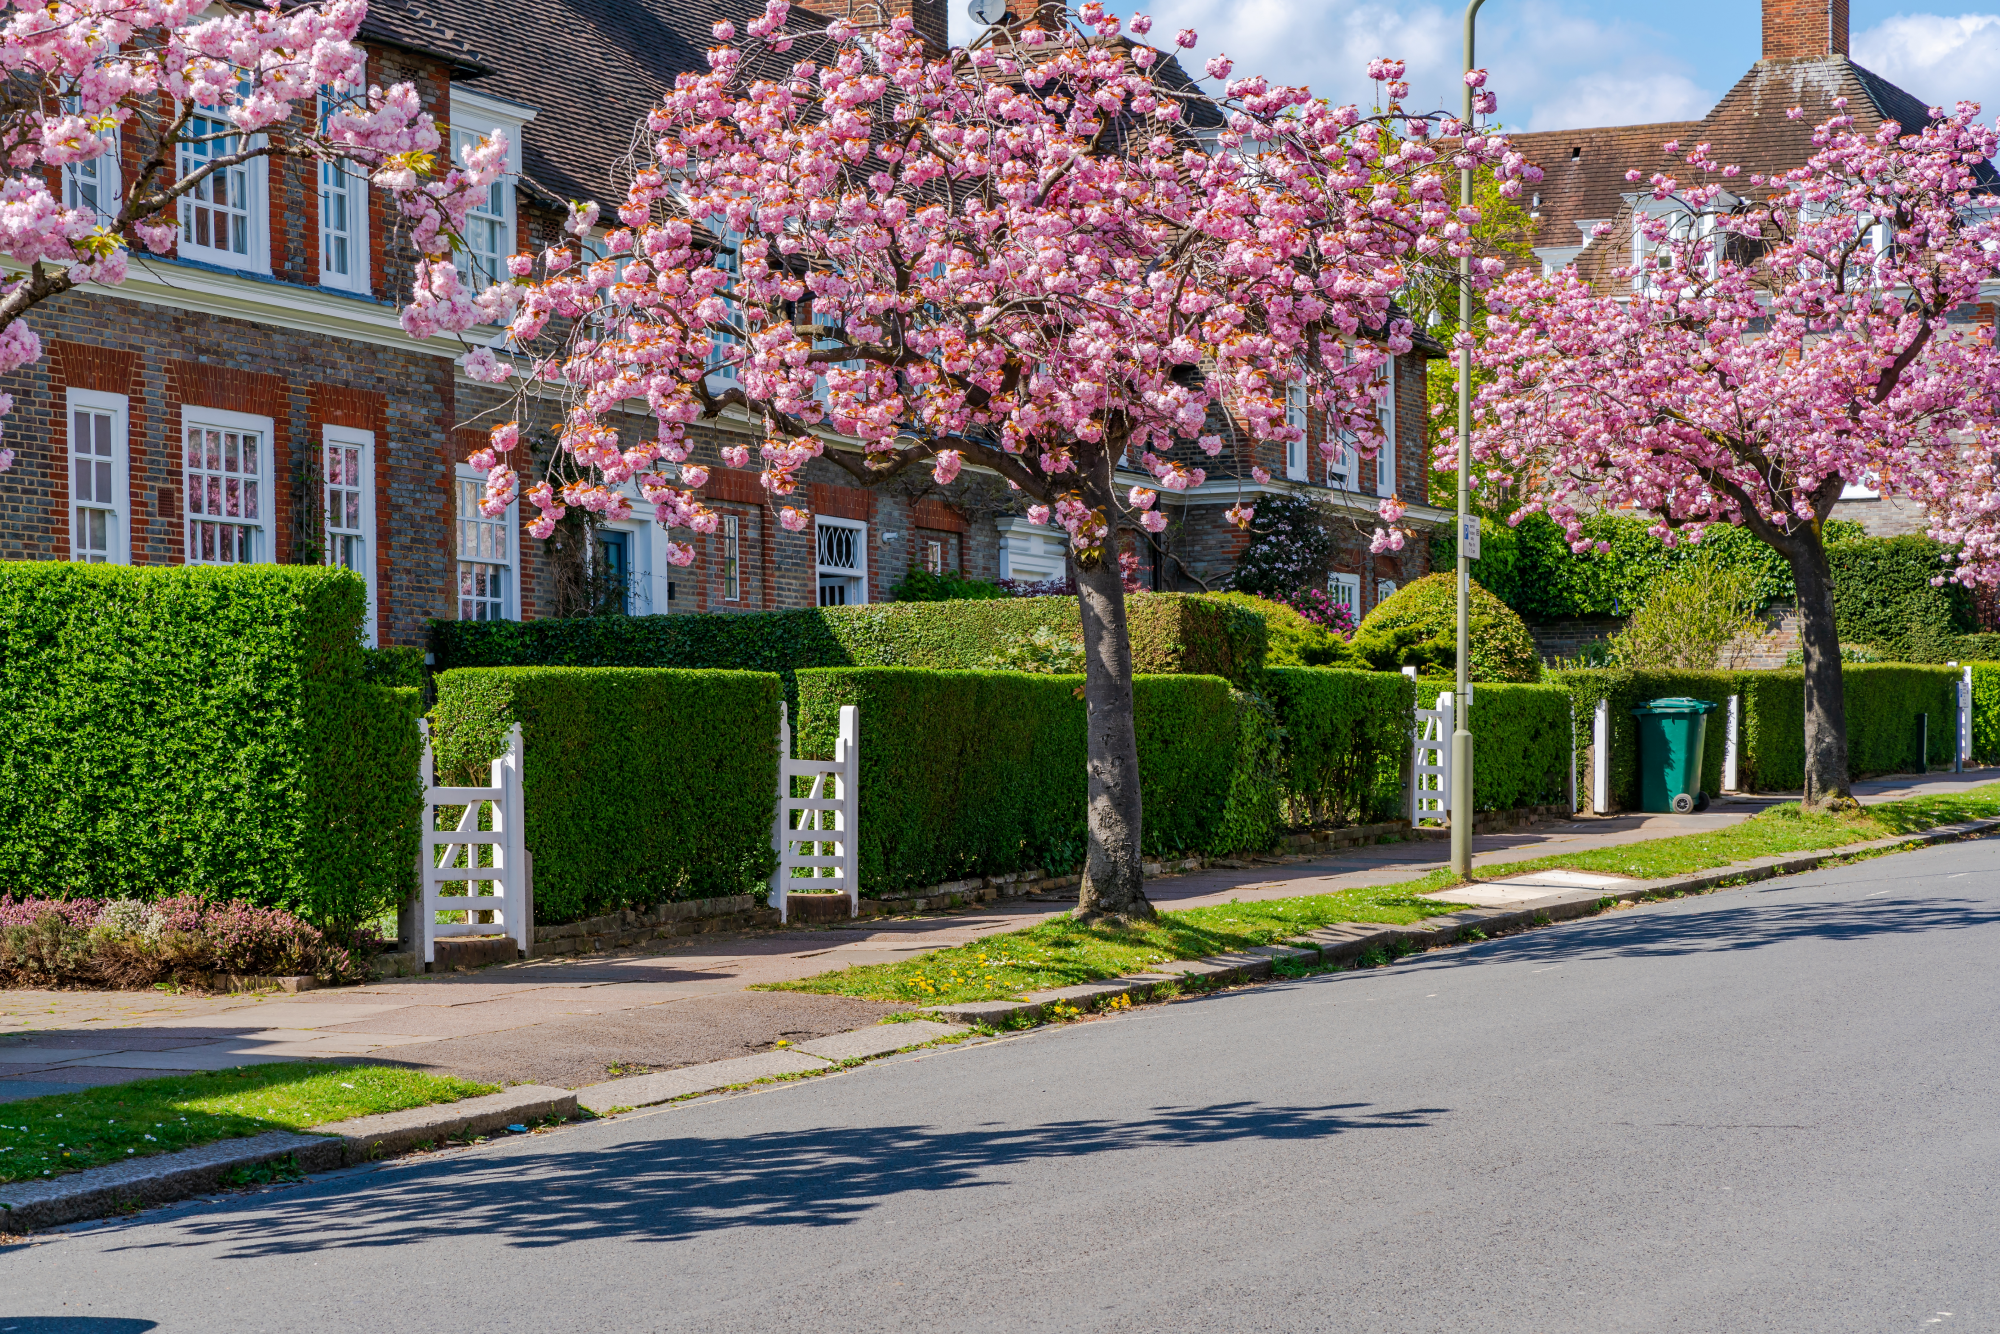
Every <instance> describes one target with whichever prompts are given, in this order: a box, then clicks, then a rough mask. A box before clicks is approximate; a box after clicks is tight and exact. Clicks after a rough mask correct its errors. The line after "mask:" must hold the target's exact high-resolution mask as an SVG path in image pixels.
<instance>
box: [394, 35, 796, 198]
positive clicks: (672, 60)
mask: <svg viewBox="0 0 2000 1334" xmlns="http://www.w3.org/2000/svg"><path fill="white" fill-rule="evenodd" d="M763 12H764V6H763V4H762V3H761V0H372V3H371V4H370V5H369V12H368V21H369V25H370V28H371V29H372V30H373V31H374V32H376V33H377V34H380V35H382V36H385V37H387V38H388V39H389V40H391V41H396V42H399V43H401V44H405V45H419V46H425V47H445V48H447V49H455V50H458V51H462V52H464V53H466V54H467V55H469V56H470V57H471V58H472V60H473V61H474V62H476V63H477V64H478V65H481V66H484V67H485V68H486V69H488V70H490V71H491V72H490V73H487V74H483V75H480V76H477V77H475V78H473V79H471V80H470V81H468V82H467V83H466V84H465V86H466V87H467V88H469V89H472V90H474V91H477V92H482V93H491V94H493V95H495V96H498V97H504V98H507V99H509V100H511V101H515V102H523V103H526V104H527V105H529V106H531V107H534V108H535V118H534V120H532V121H530V122H529V123H528V127H527V130H526V133H525V134H524V135H523V143H522V145H521V167H522V171H523V173H524V175H525V176H526V177H527V178H528V180H529V182H530V183H531V184H533V185H535V186H539V187H540V188H541V190H542V192H543V193H545V194H547V195H549V196H550V197H552V198H554V199H559V200H566V199H594V200H597V201H599V202H601V203H603V204H606V205H607V206H608V205H612V204H615V203H617V202H618V201H619V200H621V199H623V198H624V195H625V189H624V184H623V173H622V172H621V171H619V170H618V166H617V164H618V162H619V160H620V159H621V158H623V157H625V156H626V155H627V154H628V153H629V152H630V151H631V149H632V140H633V134H634V132H635V131H636V130H637V129H638V128H639V127H640V125H641V123H642V122H643V121H644V120H645V118H646V113H647V112H649V111H651V110H652V109H653V107H654V106H656V105H657V104H658V102H659V100H660V98H661V96H662V95H663V94H664V93H665V92H666V90H668V89H669V88H671V87H672V86H673V82H674V76H675V75H677V74H680V73H682V72H684V71H693V70H702V69H706V68H707V67H708V62H707V58H706V52H707V50H708V48H709V47H710V46H712V45H714V42H715V39H714V38H713V37H712V36H711V35H710V32H709V30H710V28H711V27H712V26H713V25H714V24H715V23H717V22H719V21H720V20H723V19H728V20H730V21H731V22H733V23H735V24H736V25H737V26H738V28H739V29H740V28H742V27H743V26H745V25H746V24H748V23H749V22H750V21H751V20H753V19H755V18H757V17H758V16H759V15H761V14H762V13H763Z"/></svg>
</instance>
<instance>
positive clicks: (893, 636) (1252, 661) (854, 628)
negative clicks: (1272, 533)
mask: <svg viewBox="0 0 2000 1334" xmlns="http://www.w3.org/2000/svg"><path fill="white" fill-rule="evenodd" d="M1126 618H1127V623H1128V624H1129V625H1130V627H1131V634H1132V669H1133V671H1135V672H1140V673H1149V674H1171V675H1215V676H1224V677H1228V678H1229V679H1231V680H1233V681H1236V682H1238V683H1239V684H1242V683H1247V682H1249V681H1250V680H1251V679H1252V678H1253V677H1254V675H1255V674H1256V672H1257V671H1258V670H1259V669H1260V668H1261V667H1262V666H1263V662H1264V647H1265V633H1264V622H1263V618H1261V617H1259V616H1257V615H1255V614H1254V613H1252V612H1250V611H1247V610H1245V609H1244V608H1242V607H1237V606H1232V605H1230V604H1228V603H1226V602H1223V601H1220V600H1213V599H1208V598H1204V597H1202V596H1200V595H1198V594H1182V593H1135V594H1133V595H1132V596H1130V597H1128V598H1127V599H1126ZM1044 627H1047V628H1049V629H1052V630H1055V631H1057V632H1059V633H1062V634H1066V635H1070V636H1080V635H1081V634H1082V621H1081V619H1080V617H1079V613H1078V611H1077V602H1076V599H1075V598H1002V599H996V600H963V599H961V600H953V601H949V602H891V603H880V604H877V605H874V606H868V607H808V608H803V609H800V610H797V611H768V612H747V613H746V612H734V613H728V612H706V613H682V614H678V615H672V616H589V617H579V618H576V619H571V620H543V621H433V622H431V632H432V636H433V641H434V644H435V652H436V656H437V669H438V670H440V671H442V670H444V669H446V668H450V667H526V666H561V667H700V668H726V669H732V670H736V671H754V672H777V673H779V674H781V675H783V676H784V677H785V678H786V682H787V690H788V691H789V690H790V689H791V675H792V673H793V672H795V671H797V670H798V669H799V668H802V667H929V668H938V669H947V670H969V669H976V668H979V667H982V666H983V665H984V664H985V663H986V661H987V660H988V659H989V658H991V657H992V656H993V655H994V654H995V653H997V652H998V651H999V650H1000V648H1001V647H1002V646H1003V645H1005V644H1007V643H1008V642H1010V641H1012V640H1017V639H1022V638H1025V637H1027V636H1028V635H1030V634H1032V633H1034V632H1035V631H1036V630H1038V629H1042V628H1044Z"/></svg>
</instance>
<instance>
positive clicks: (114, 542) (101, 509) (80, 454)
mask: <svg viewBox="0 0 2000 1334" xmlns="http://www.w3.org/2000/svg"><path fill="white" fill-rule="evenodd" d="M68 409H69V460H70V469H69V475H70V486H69V501H70V517H69V525H70V526H69V552H70V559H71V560H77V561H85V562H88V563H90V564H92V565H129V564H131V563H132V533H131V529H130V527H129V524H130V515H131V512H132V490H131V454H130V453H129V452H128V449H127V444H126V434H125V431H126V423H127V421H128V417H127V407H126V403H125V396H124V395H123V394H100V393H97V392H96V391H95V390H90V389H72V390H70V391H69V398H68Z"/></svg>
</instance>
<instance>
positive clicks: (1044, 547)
mask: <svg viewBox="0 0 2000 1334" xmlns="http://www.w3.org/2000/svg"><path fill="white" fill-rule="evenodd" d="M999 527H1000V577H1001V578H1002V579H1026V580H1030V581H1034V582H1040V581H1041V580H1045V579H1060V578H1061V577H1062V575H1063V570H1064V568H1065V562H1064V557H1063V540H1064V539H1062V538H1061V537H1058V536H1054V535H1052V534H1051V533H1050V531H1049V529H1048V528H1047V527H1037V526H1036V525H1034V524H1031V523H1029V522H1028V521H1027V520H1026V519H1021V518H1015V519H1002V520H1000V522H999Z"/></svg>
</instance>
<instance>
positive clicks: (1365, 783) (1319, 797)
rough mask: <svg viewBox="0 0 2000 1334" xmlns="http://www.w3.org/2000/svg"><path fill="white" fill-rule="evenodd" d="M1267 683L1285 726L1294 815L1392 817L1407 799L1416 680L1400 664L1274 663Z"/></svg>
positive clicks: (1302, 818)
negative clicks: (1406, 760) (1376, 667)
mask: <svg viewBox="0 0 2000 1334" xmlns="http://www.w3.org/2000/svg"><path fill="white" fill-rule="evenodd" d="M1264 676H1265V681H1266V689H1267V690H1268V691H1269V693H1270V698H1271V704H1272V707H1273V708H1274V709H1275V710H1276V711H1277V716H1278V723H1279V725H1280V727H1282V728H1283V737H1282V742H1281V745H1282V750H1281V754H1282V757H1283V758H1282V768H1281V772H1282V774H1283V783H1284V792H1285V798H1286V802H1287V805H1288V806H1289V808H1290V809H1289V813H1290V816H1291V823H1293V824H1295V825H1303V826H1313V825H1321V824H1328V823H1332V822H1336V821H1345V822H1349V823H1354V824H1365V823H1367V822H1369V821H1370V820H1373V819H1392V818H1394V817H1395V816H1396V814H1397V813H1398V811H1399V810H1400V808H1401V805H1402V765H1403V751H1404V749H1405V748H1406V747H1407V746H1408V745H1409V738H1410V723H1411V712H1410V711H1411V709H1412V708H1414V707H1415V687H1414V685H1413V684H1412V682H1411V680H1410V678H1409V677H1407V676H1404V675H1402V674H1401V673H1399V672H1352V671H1339V670H1335V669H1332V668H1325V667H1274V668H1271V669H1270V670H1268V671H1267V672H1265V674H1264Z"/></svg>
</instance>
